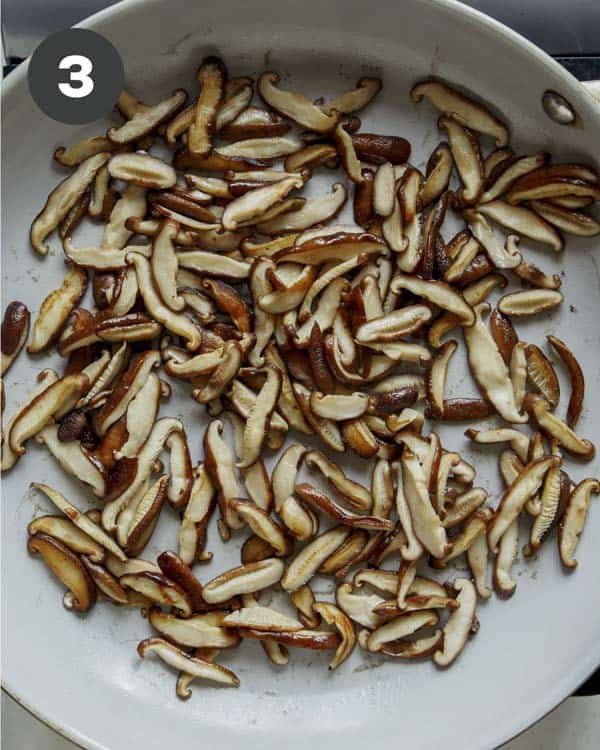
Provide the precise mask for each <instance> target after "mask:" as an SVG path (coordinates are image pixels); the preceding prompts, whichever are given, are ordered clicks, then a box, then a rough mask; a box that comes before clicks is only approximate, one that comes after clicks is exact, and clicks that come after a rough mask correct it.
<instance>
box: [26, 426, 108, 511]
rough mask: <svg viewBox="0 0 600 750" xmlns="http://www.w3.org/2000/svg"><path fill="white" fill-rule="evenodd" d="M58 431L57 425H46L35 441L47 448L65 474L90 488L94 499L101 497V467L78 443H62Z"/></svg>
mask: <svg viewBox="0 0 600 750" xmlns="http://www.w3.org/2000/svg"><path fill="white" fill-rule="evenodd" d="M58 431H59V426H58V425H56V424H49V425H46V427H44V428H43V429H42V430H40V431H39V432H38V433H37V435H36V436H35V440H36V442H38V443H40V444H42V445H45V446H46V448H48V451H49V452H50V453H51V454H52V455H53V456H54V458H55V459H56V460H57V461H58V463H59V465H60V467H61V468H62V469H63V470H64V472H65V473H66V474H69V475H70V476H74V477H76V478H77V479H79V480H80V481H81V482H83V483H84V484H87V485H88V486H89V487H91V488H92V490H93V492H94V495H96V497H103V496H104V493H105V489H106V481H105V476H104V472H103V471H102V469H101V467H99V466H98V465H97V462H96V461H94V459H93V457H92V456H91V455H90V454H89V453H88V451H86V450H85V448H83V447H82V446H81V444H80V443H79V441H77V440H73V441H70V442H63V441H62V440H61V439H60V438H59V436H58Z"/></svg>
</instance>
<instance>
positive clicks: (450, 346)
mask: <svg viewBox="0 0 600 750" xmlns="http://www.w3.org/2000/svg"><path fill="white" fill-rule="evenodd" d="M457 346H458V344H457V343H456V341H454V340H451V341H448V342H446V343H445V344H444V345H443V346H442V347H441V348H440V349H439V350H438V352H437V354H436V355H435V356H434V357H433V358H432V360H431V362H430V363H429V365H428V367H427V371H426V375H425V388H426V389H427V400H428V401H429V408H430V410H431V416H432V417H434V418H435V419H439V418H441V417H442V416H443V414H444V394H445V391H446V380H447V378H448V368H449V366H450V360H451V358H452V355H453V354H454V352H455V351H456V348H457Z"/></svg>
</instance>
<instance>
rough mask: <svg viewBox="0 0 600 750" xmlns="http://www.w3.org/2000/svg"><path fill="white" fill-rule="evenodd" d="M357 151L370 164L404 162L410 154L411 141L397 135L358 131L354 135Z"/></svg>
mask: <svg viewBox="0 0 600 750" xmlns="http://www.w3.org/2000/svg"><path fill="white" fill-rule="evenodd" d="M352 142H353V143H354V148H355V149H356V153H357V154H358V156H359V157H360V159H362V160H363V161H366V162H367V163H369V164H383V163H384V162H386V161H389V162H390V163H391V164H394V165H396V164H404V163H405V162H406V161H407V159H408V157H409V156H410V143H409V142H408V141H407V140H406V139H405V138H400V137H399V136H396V135H379V134H378V133H356V134H355V135H353V136H352Z"/></svg>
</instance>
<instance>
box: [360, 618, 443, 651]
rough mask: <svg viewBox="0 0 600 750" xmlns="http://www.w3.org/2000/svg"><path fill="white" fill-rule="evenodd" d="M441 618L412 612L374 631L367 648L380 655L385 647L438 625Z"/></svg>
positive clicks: (368, 640)
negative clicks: (418, 631)
mask: <svg viewBox="0 0 600 750" xmlns="http://www.w3.org/2000/svg"><path fill="white" fill-rule="evenodd" d="M438 621H439V618H438V616H437V614H436V613H435V612H430V611H425V612H412V613H410V614H406V615H402V616H401V617H396V618H395V619H394V620H390V622H386V623H385V624H384V625H380V626H379V627H378V628H377V629H376V630H374V631H373V632H372V633H371V634H370V635H369V637H368V639H367V641H366V646H367V649H368V650H369V651H371V652H372V653H378V652H379V651H381V650H382V649H383V648H384V646H385V645H386V644H388V643H391V642H393V641H398V640H400V639H402V638H406V637H407V636H410V635H412V634H413V633H415V632H416V631H417V630H420V629H421V628H427V627H431V626H433V625H437V623H438Z"/></svg>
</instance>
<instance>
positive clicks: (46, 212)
mask: <svg viewBox="0 0 600 750" xmlns="http://www.w3.org/2000/svg"><path fill="white" fill-rule="evenodd" d="M109 158H110V153H107V152H102V153H100V154H96V155H95V156H90V157H89V158H88V159H86V160H85V161H83V162H82V163H81V164H80V165H79V166H78V167H77V169H76V170H75V171H74V172H73V174H71V175H69V176H68V177H67V178H65V179H64V180H63V181H62V182H61V183H60V184H59V185H58V186H57V187H55V188H54V190H53V191H52V192H51V193H50V195H49V196H48V199H47V200H46V204H45V205H44V208H43V209H42V210H41V212H40V213H39V214H38V215H37V216H36V218H35V219H34V220H33V224H32V225H31V231H30V234H29V236H30V240H31V244H32V246H33V249H34V250H36V251H37V252H38V253H40V255H46V253H47V252H48V245H45V244H44V240H45V239H46V237H47V236H48V235H49V234H50V233H51V232H52V231H53V230H54V229H56V227H58V225H59V224H60V223H61V221H62V220H63V219H64V218H65V217H66V215H67V214H68V213H69V211H70V210H71V208H72V207H73V206H74V205H75V203H77V201H78V200H79V199H80V197H81V196H82V195H83V193H84V192H85V190H87V188H88V187H89V185H90V184H91V183H92V181H93V180H94V178H95V176H96V173H97V172H98V170H99V169H101V168H102V167H103V166H104V165H105V164H106V162H107V161H108V160H109Z"/></svg>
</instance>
